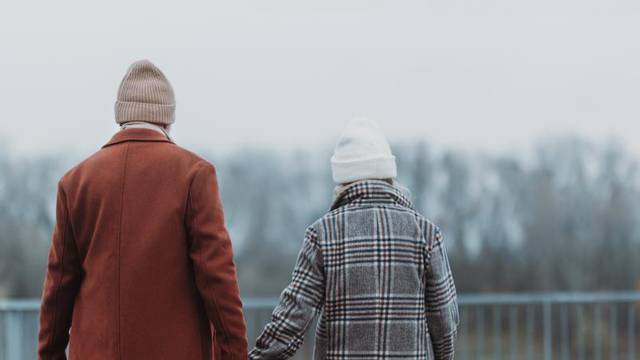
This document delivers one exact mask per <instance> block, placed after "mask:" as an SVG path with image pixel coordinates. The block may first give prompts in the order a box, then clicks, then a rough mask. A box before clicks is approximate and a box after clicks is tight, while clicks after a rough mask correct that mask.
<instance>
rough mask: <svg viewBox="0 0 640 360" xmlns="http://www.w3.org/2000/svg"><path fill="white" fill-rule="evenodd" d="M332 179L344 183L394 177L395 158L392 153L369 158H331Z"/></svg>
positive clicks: (395, 170)
mask: <svg viewBox="0 0 640 360" xmlns="http://www.w3.org/2000/svg"><path fill="white" fill-rule="evenodd" d="M331 170H332V171H333V181H335V182H336V183H338V184H345V183H349V182H352V181H357V180H365V179H395V177H396V176H397V174H396V172H397V168H396V158H395V156H393V155H390V156H380V157H375V158H369V159H357V160H337V159H336V158H335V156H334V157H332V158H331Z"/></svg>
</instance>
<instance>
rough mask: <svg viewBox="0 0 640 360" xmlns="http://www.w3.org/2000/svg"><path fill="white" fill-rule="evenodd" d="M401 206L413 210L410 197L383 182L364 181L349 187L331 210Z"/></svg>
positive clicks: (340, 195)
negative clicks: (365, 206)
mask: <svg viewBox="0 0 640 360" xmlns="http://www.w3.org/2000/svg"><path fill="white" fill-rule="evenodd" d="M365 204H370V205H380V204H382V205H384V204H388V205H399V206H403V207H407V208H410V209H413V205H412V204H411V201H410V200H409V198H408V196H407V195H406V194H404V193H403V192H402V191H401V190H400V189H398V188H397V187H395V186H393V185H391V184H389V183H388V182H386V181H383V180H363V181H357V182H354V183H353V184H350V185H348V186H347V187H345V188H344V190H343V191H342V192H341V193H340V194H339V195H338V197H337V198H336V200H335V201H334V202H333V205H332V206H331V210H334V209H337V208H339V207H341V206H345V205H365Z"/></svg>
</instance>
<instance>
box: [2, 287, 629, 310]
mask: <svg viewBox="0 0 640 360" xmlns="http://www.w3.org/2000/svg"><path fill="white" fill-rule="evenodd" d="M635 301H640V291H622V292H552V293H490V294H461V295H460V296H459V297H458V303H459V304H460V305H476V306H478V305H479V306H482V305H526V304H544V303H551V304H561V303H612V302H635ZM277 303H278V298H274V297H264V298H247V299H244V300H243V304H244V307H245V308H247V309H270V308H273V307H274V306H275V305H276V304H277ZM39 308H40V300H38V299H4V300H0V311H38V310H39Z"/></svg>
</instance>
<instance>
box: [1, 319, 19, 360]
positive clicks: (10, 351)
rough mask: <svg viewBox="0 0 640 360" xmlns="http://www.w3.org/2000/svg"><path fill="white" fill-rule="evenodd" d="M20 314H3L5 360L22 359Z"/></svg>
mask: <svg viewBox="0 0 640 360" xmlns="http://www.w3.org/2000/svg"><path fill="white" fill-rule="evenodd" d="M21 315H22V313H21V312H19V311H7V312H6V313H5V336H6V341H7V343H6V346H7V349H6V350H7V351H6V355H7V359H22V358H23V356H22V333H23V331H22V325H23V324H22V321H21V320H22V316H21Z"/></svg>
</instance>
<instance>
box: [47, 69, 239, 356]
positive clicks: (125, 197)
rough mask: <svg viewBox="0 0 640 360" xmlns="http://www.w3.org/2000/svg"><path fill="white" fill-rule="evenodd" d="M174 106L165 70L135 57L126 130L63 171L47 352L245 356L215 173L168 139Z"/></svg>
mask: <svg viewBox="0 0 640 360" xmlns="http://www.w3.org/2000/svg"><path fill="white" fill-rule="evenodd" d="M174 109H175V101H174V96H173V90H172V88H171V85H170V84H169V82H168V81H167V80H166V78H165V77H164V75H163V74H162V72H161V71H160V70H159V69H158V68H157V67H155V66H154V65H153V64H151V63H150V62H149V61H146V60H143V61H139V62H136V63H134V64H133V65H132V66H131V67H130V68H129V70H128V72H127V74H126V75H125V78H124V79H123V81H122V83H121V85H120V88H119V91H118V101H117V102H116V121H117V122H118V123H119V124H120V125H121V126H122V127H123V129H122V130H120V131H119V132H118V133H116V134H115V136H113V138H112V139H111V140H110V141H109V142H108V143H107V144H106V145H105V146H104V147H103V148H102V149H101V150H99V151H98V152H97V153H95V154H94V155H92V156H90V157H89V158H88V159H86V160H84V161H83V162H81V163H80V164H79V165H77V166H76V167H74V168H73V169H71V170H70V171H69V172H67V173H66V174H65V175H64V176H63V177H62V179H61V180H60V182H59V185H58V198H57V206H56V208H57V210H56V225H55V229H54V232H53V240H52V245H51V251H50V254H49V263H48V269H47V273H46V277H45V282H44V290H43V295H42V308H41V313H40V331H39V346H38V357H39V359H41V360H58V359H66V356H67V355H66V353H65V350H66V349H67V346H68V356H69V358H70V359H80V360H87V359H90V360H102V359H105V360H106V359H109V360H114V359H118V360H128V359H136V360H139V359H154V360H157V359H172V360H174V359H180V360H192V359H193V360H205V359H206V360H210V359H212V358H215V359H243V360H244V359H247V339H246V327H245V321H244V317H243V314H242V303H241V301H240V295H239V290H238V285H237V278H236V270H235V265H234V262H233V253H232V248H231V241H230V239H229V235H228V233H227V230H226V228H225V225H224V218H223V210H222V203H221V201H220V196H219V193H218V185H217V180H216V172H215V169H214V167H213V166H212V165H211V164H210V163H209V162H207V161H206V160H204V159H202V158H200V157H199V156H197V155H195V154H193V153H191V152H189V151H186V150H184V149H182V148H180V147H179V146H177V145H175V144H174V143H173V142H172V140H171V139H170V138H169V136H168V131H169V125H170V124H172V123H173V121H174ZM214 355H215V356H214Z"/></svg>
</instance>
